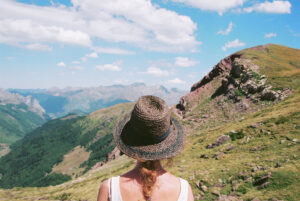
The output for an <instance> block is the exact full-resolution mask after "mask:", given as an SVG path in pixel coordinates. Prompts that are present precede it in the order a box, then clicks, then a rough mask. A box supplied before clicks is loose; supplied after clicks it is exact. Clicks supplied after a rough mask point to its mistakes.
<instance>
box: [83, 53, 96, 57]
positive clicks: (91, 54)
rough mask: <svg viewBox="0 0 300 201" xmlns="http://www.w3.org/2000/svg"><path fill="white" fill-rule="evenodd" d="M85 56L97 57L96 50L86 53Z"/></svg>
mask: <svg viewBox="0 0 300 201" xmlns="http://www.w3.org/2000/svg"><path fill="white" fill-rule="evenodd" d="M85 56H86V57H88V58H98V54H97V53H96V52H92V53H90V54H86V55H85Z"/></svg>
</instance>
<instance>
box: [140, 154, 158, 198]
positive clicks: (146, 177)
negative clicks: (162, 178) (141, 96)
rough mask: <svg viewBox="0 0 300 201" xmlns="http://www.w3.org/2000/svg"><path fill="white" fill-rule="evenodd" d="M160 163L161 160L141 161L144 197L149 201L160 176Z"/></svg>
mask: <svg viewBox="0 0 300 201" xmlns="http://www.w3.org/2000/svg"><path fill="white" fill-rule="evenodd" d="M159 165H160V161H159V160H155V161H144V162H140V168H139V173H140V177H141V182H142V188H143V195H144V199H145V200H147V201H149V200H150V199H151V194H152V191H153V190H154V187H155V182H156V179H157V176H158V173H157V168H158V166H159Z"/></svg>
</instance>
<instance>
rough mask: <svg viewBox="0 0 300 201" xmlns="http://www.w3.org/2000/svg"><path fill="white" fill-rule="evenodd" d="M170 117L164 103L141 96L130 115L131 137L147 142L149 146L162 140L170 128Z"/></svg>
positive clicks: (153, 98)
mask: <svg viewBox="0 0 300 201" xmlns="http://www.w3.org/2000/svg"><path fill="white" fill-rule="evenodd" d="M170 117H171V115H170V110H169V107H168V105H167V104H166V103H165V101H163V100H162V99H160V98H158V97H156V96H142V97H141V98H139V100H138V101H137V103H136V104H135V106H134V108H133V110H132V113H131V119H130V124H131V128H132V130H133V133H131V136H132V137H134V138H136V139H138V138H142V139H144V140H143V141H145V140H147V141H148V143H150V144H151V143H152V142H157V141H160V140H163V139H162V137H164V135H165V134H166V132H167V131H168V129H169V127H170Z"/></svg>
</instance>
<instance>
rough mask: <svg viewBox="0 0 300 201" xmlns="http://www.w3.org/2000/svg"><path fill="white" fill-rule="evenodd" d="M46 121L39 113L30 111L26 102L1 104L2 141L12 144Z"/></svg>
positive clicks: (0, 134)
mask: <svg viewBox="0 0 300 201" xmlns="http://www.w3.org/2000/svg"><path fill="white" fill-rule="evenodd" d="M45 121H46V120H45V119H44V118H42V117H41V116H39V115H38V114H36V113H34V112H31V111H29V110H28V107H27V106H26V105H25V104H19V105H12V104H7V105H0V143H6V144H11V143H13V142H15V141H17V140H19V139H21V138H22V137H23V136H24V135H25V134H26V133H27V132H29V131H32V130H33V129H35V128H37V127H38V126H40V125H42V124H43V123H45Z"/></svg>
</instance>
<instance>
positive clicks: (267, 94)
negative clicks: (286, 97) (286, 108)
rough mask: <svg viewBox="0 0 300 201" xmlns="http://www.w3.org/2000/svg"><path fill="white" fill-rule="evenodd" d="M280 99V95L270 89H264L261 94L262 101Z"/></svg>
mask: <svg viewBox="0 0 300 201" xmlns="http://www.w3.org/2000/svg"><path fill="white" fill-rule="evenodd" d="M278 97H279V95H278V94H277V93H276V92H275V91H272V90H270V89H267V88H266V89H264V90H263V91H262V93H261V99H262V100H268V101H274V100H276V99H277V98H278Z"/></svg>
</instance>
